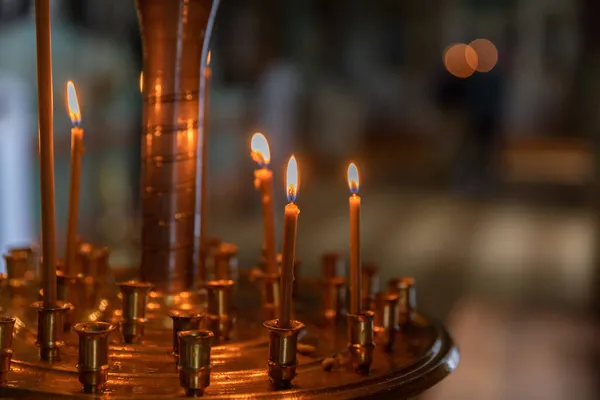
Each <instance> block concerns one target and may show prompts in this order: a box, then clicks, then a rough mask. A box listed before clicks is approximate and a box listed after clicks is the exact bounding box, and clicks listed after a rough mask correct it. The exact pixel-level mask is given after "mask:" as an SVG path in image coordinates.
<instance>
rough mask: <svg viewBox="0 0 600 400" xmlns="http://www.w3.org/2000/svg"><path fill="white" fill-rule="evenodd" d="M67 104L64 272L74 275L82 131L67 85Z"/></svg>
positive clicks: (73, 93)
mask: <svg viewBox="0 0 600 400" xmlns="http://www.w3.org/2000/svg"><path fill="white" fill-rule="evenodd" d="M67 103H68V109H69V116H70V118H71V123H72V124H73V128H72V129H71V182H70V187H69V220H68V223H67V248H66V254H65V272H66V273H67V275H75V274H77V273H79V272H80V271H78V270H77V268H76V266H75V251H76V247H77V221H78V213H79V192H80V191H81V159H82V157H83V129H82V128H81V127H80V126H79V124H80V123H81V112H80V111H79V102H78V101H77V92H76V91H75V85H74V84H73V82H71V81H69V82H68V83H67Z"/></svg>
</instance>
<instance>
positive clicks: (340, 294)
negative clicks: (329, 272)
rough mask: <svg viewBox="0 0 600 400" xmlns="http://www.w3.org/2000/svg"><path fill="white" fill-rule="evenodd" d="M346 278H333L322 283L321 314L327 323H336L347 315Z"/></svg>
mask: <svg viewBox="0 0 600 400" xmlns="http://www.w3.org/2000/svg"><path fill="white" fill-rule="evenodd" d="M346 294H347V288H346V278H344V277H342V276H335V277H331V278H329V279H327V280H326V281H325V282H323V313H324V315H325V318H326V319H327V320H329V321H334V320H335V321H338V320H340V319H341V317H344V316H345V315H346V314H347V310H346Z"/></svg>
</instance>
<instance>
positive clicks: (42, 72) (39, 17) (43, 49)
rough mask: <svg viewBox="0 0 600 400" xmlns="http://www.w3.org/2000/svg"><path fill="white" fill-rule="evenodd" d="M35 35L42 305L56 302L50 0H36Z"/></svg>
mask: <svg viewBox="0 0 600 400" xmlns="http://www.w3.org/2000/svg"><path fill="white" fill-rule="evenodd" d="M35 39H36V54H37V80H38V132H39V146H40V186H41V204H42V257H43V260H44V267H43V279H42V289H43V292H44V307H45V308H51V307H54V306H55V305H56V248H55V246H56V237H55V234H56V232H55V229H56V227H55V225H56V214H55V212H56V211H55V209H54V132H53V114H52V113H53V103H52V44H51V42H52V40H51V32H50V2H49V1H48V0H35Z"/></svg>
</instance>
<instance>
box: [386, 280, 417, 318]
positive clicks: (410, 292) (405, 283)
mask: <svg viewBox="0 0 600 400" xmlns="http://www.w3.org/2000/svg"><path fill="white" fill-rule="evenodd" d="M415 283H416V281H415V279H414V278H411V277H401V278H395V279H392V280H390V282H389V283H388V288H389V289H390V292H392V293H396V294H397V295H398V325H399V327H400V328H401V329H404V328H406V327H407V326H409V325H410V324H411V322H412V321H413V319H414V317H415V314H416V312H417V288H416V286H415Z"/></svg>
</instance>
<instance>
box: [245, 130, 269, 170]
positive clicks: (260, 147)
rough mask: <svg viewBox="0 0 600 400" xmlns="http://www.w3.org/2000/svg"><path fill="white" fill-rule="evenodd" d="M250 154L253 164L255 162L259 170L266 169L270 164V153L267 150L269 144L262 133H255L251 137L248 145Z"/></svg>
mask: <svg viewBox="0 0 600 400" xmlns="http://www.w3.org/2000/svg"><path fill="white" fill-rule="evenodd" d="M250 148H251V149H252V152H251V153H250V155H251V156H252V159H253V160H254V162H256V163H257V164H258V165H259V166H260V167H261V168H262V167H266V166H267V165H269V163H270V162H271V151H270V150H269V142H267V138H266V137H265V135H263V134H262V133H255V134H254V135H253V136H252V141H251V143H250Z"/></svg>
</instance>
